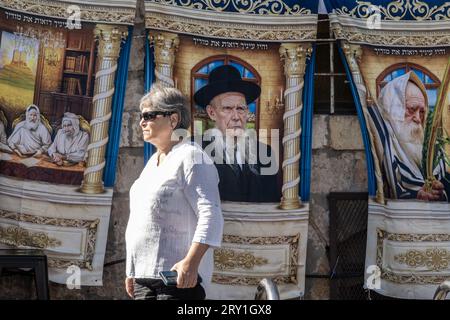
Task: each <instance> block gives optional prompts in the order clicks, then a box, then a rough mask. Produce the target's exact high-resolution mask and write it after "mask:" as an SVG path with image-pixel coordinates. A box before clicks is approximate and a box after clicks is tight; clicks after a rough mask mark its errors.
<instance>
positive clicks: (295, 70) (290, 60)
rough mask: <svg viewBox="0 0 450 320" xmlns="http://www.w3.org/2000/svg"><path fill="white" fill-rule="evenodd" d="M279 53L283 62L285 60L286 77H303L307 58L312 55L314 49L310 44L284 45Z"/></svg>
mask: <svg viewBox="0 0 450 320" xmlns="http://www.w3.org/2000/svg"><path fill="white" fill-rule="evenodd" d="M279 53H280V58H281V60H282V61H283V60H284V73H285V75H286V76H302V75H303V74H304V72H305V68H304V64H305V61H306V57H308V56H310V55H311V53H312V48H311V44H310V43H304V44H303V43H282V44H281V45H280V50H279Z"/></svg>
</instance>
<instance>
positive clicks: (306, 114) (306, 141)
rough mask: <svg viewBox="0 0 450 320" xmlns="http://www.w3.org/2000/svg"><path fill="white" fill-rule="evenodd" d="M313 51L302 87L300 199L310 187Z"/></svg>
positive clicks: (314, 59) (307, 196)
mask: <svg viewBox="0 0 450 320" xmlns="http://www.w3.org/2000/svg"><path fill="white" fill-rule="evenodd" d="M315 49H316V48H315V45H313V52H312V55H311V58H310V59H309V63H308V65H307V66H306V72H305V87H304V89H303V112H302V118H301V123H302V136H301V142H300V148H301V152H302V153H301V158H300V159H301V160H300V197H301V199H302V201H309V193H310V187H311V152H312V119H313V109H314V108H313V107H314V69H315V64H316V50H315Z"/></svg>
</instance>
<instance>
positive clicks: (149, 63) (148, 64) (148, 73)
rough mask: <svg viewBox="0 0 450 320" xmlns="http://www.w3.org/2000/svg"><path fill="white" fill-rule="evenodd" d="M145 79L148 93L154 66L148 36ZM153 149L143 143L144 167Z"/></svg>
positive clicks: (148, 144)
mask: <svg viewBox="0 0 450 320" xmlns="http://www.w3.org/2000/svg"><path fill="white" fill-rule="evenodd" d="M144 68H145V78H144V92H146V93H147V92H149V91H150V88H151V86H152V83H153V81H154V78H155V77H154V73H155V64H154V54H153V48H151V47H150V42H149V40H148V34H147V36H146V37H145V67H144ZM154 149H155V148H154V147H153V145H152V144H151V143H148V142H144V165H145V164H146V163H147V161H148V159H150V157H151V156H152V154H153V152H155V150H154Z"/></svg>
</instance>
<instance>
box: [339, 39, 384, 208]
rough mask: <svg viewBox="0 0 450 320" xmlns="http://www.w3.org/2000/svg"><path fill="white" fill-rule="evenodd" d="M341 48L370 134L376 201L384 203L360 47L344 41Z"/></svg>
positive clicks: (370, 102)
mask: <svg viewBox="0 0 450 320" xmlns="http://www.w3.org/2000/svg"><path fill="white" fill-rule="evenodd" d="M343 50H344V53H345V56H346V58H347V61H348V65H349V67H350V71H351V73H352V77H353V81H354V82H355V85H356V89H357V90H358V96H359V101H360V103H361V107H362V110H363V114H364V119H365V121H366V124H367V130H368V132H369V134H370V137H369V140H370V148H371V151H372V157H373V162H374V167H375V178H376V182H377V194H376V201H377V202H378V203H384V193H383V179H382V176H381V169H380V162H379V161H378V156H377V153H376V152H375V144H374V141H373V130H376V129H375V128H373V127H372V126H371V121H370V119H369V118H370V116H369V114H368V111H367V104H368V103H369V104H372V103H373V99H372V97H371V94H370V92H369V91H368V89H367V88H366V84H365V82H364V78H363V76H362V74H361V71H360V68H359V64H358V63H360V62H361V55H362V49H361V46H360V45H354V44H349V43H348V42H345V43H344V45H343Z"/></svg>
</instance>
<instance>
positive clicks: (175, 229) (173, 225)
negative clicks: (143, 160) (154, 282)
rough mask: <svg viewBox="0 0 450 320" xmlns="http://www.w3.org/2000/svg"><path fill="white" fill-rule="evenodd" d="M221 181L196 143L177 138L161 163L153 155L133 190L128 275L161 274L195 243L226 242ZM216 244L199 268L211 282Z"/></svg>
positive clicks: (135, 276) (128, 226) (131, 190)
mask: <svg viewBox="0 0 450 320" xmlns="http://www.w3.org/2000/svg"><path fill="white" fill-rule="evenodd" d="M130 170H132V168H130ZM218 183H219V175H218V173H217V169H216V167H215V166H214V164H213V162H212V160H211V159H210V158H209V157H208V156H207V155H206V153H204V152H203V150H202V149H201V148H200V147H199V146H198V145H197V144H195V143H191V142H181V143H178V144H177V145H175V146H174V147H173V148H172V150H171V151H170V152H169V153H168V154H167V155H166V158H165V159H164V161H163V162H162V163H161V164H160V165H159V166H157V155H156V153H155V154H154V155H153V156H152V157H151V158H150V159H149V161H148V162H147V165H146V166H145V168H144V170H143V171H142V173H141V175H140V176H139V178H138V179H137V180H136V181H135V182H134V184H133V186H132V187H131V189H130V218H129V221H128V225H127V230H126V234H125V240H126V250H127V262H126V274H127V276H129V277H134V278H159V275H158V273H159V271H162V270H170V269H171V268H172V267H173V265H174V264H175V263H177V262H178V261H180V260H182V259H183V258H184V257H185V256H186V254H187V253H188V251H189V248H190V246H191V244H192V242H199V243H205V244H208V245H210V246H211V247H219V246H220V245H221V241H222V231H223V217H222V211H221V208H220V196H219V189H218ZM211 247H210V248H209V249H208V251H207V252H206V253H205V255H204V256H203V259H202V261H201V263H200V267H199V274H200V275H201V277H202V278H203V281H204V282H206V283H208V282H210V280H211V277H212V271H213V253H212V251H213V250H212V248H211Z"/></svg>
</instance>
